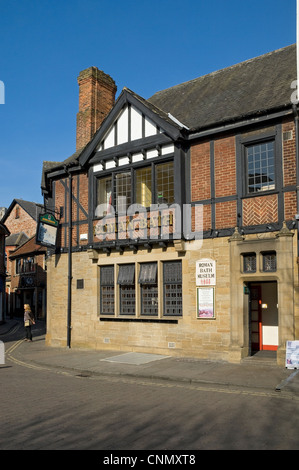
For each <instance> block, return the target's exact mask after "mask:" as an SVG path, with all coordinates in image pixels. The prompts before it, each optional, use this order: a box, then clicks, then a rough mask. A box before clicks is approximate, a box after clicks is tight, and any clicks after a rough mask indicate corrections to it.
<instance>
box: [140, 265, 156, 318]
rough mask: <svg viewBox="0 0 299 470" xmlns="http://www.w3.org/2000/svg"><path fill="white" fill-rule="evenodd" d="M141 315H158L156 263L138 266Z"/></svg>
mask: <svg viewBox="0 0 299 470" xmlns="http://www.w3.org/2000/svg"><path fill="white" fill-rule="evenodd" d="M139 284H140V291H141V315H158V282H157V263H144V264H142V265H141V266H140V273H139Z"/></svg>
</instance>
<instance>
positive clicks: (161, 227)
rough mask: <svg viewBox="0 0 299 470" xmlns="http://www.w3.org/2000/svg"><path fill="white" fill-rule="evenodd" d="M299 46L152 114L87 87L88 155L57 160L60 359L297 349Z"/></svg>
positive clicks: (86, 77)
mask: <svg viewBox="0 0 299 470" xmlns="http://www.w3.org/2000/svg"><path fill="white" fill-rule="evenodd" d="M295 79H296V46H295V45H292V46H289V47H286V48H283V49H280V50H277V51H274V52H271V53H268V54H265V55H263V56H260V57H257V58H254V59H252V60H248V61H246V62H243V63H240V64H237V65H235V66H232V67H228V68H226V69H223V70H219V71H217V72H214V73H211V74H209V75H206V76H203V77H199V78H197V79H194V80H191V81H190V82H186V83H183V84H180V85H177V86H175V87H172V88H169V89H166V90H163V91H160V92H158V93H156V94H155V95H154V96H152V97H151V98H150V99H148V100H146V99H144V98H142V97H140V96H138V95H137V94H136V93H134V92H133V91H131V90H129V89H127V88H125V89H123V91H122V92H121V94H120V96H119V97H118V99H117V100H116V102H114V97H115V93H116V86H115V83H114V81H113V80H112V79H111V77H110V76H109V75H107V74H105V73H104V72H102V71H99V70H98V69H97V68H96V67H91V68H89V69H87V70H85V71H83V72H81V73H80V75H79V77H78V83H79V112H78V115H77V150H76V152H75V154H74V155H72V156H71V157H69V158H67V159H66V160H65V161H63V162H61V163H55V162H53V163H52V162H45V163H44V169H43V177H42V190H43V194H44V198H45V205H46V208H47V209H48V210H49V211H52V213H55V214H59V221H60V224H59V237H58V242H57V246H56V250H55V253H53V255H52V256H51V257H50V258H49V260H48V263H47V265H48V272H47V276H48V307H47V311H48V315H47V318H48V323H47V337H46V341H47V344H48V345H54V346H57V345H59V346H62V345H68V346H71V345H73V346H76V347H90V348H99V349H103V348H107V349H113V350H116V349H119V350H123V351H124V350H127V351H143V352H155V353H162V354H168V355H170V354H171V355H179V356H182V355H183V356H196V357H199V358H208V359H218V360H228V361H233V362H239V361H240V360H242V358H244V357H247V356H250V355H252V354H253V353H254V352H255V351H258V350H273V351H276V354H277V361H278V363H279V364H282V363H284V358H285V350H286V341H287V340H294V339H295V338H298V336H299V310H298V263H297V260H298V227H297V220H296V214H298V212H299V210H298V198H297V188H298V186H299V185H298V181H297V177H298V176H297V174H299V172H298V166H297V154H298V148H296V138H298V117H297V106H296V105H294V104H293V103H292V99H291V95H292V89H291V85H292V83H293V81H294V80H295Z"/></svg>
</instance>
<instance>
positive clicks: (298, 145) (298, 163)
mask: <svg viewBox="0 0 299 470" xmlns="http://www.w3.org/2000/svg"><path fill="white" fill-rule="evenodd" d="M293 112H294V117H295V133H296V150H295V152H296V199H297V215H296V220H297V257H299V215H298V214H299V116H298V109H297V105H296V104H293Z"/></svg>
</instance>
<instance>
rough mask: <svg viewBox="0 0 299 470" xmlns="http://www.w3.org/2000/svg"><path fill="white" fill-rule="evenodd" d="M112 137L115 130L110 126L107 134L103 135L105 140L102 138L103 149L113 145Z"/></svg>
mask: <svg viewBox="0 0 299 470" xmlns="http://www.w3.org/2000/svg"><path fill="white" fill-rule="evenodd" d="M114 139H115V130H114V126H112V127H111V129H110V131H109V132H108V134H107V135H106V137H105V140H104V149H109V148H111V147H114V145H115V144H114V142H115V141H114Z"/></svg>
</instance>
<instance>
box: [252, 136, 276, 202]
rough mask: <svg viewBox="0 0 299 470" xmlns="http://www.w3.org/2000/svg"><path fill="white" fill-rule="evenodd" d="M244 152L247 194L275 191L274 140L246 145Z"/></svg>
mask: <svg viewBox="0 0 299 470" xmlns="http://www.w3.org/2000/svg"><path fill="white" fill-rule="evenodd" d="M245 150H246V166H247V181H246V184H247V193H257V192H260V191H270V190H272V189H275V162H274V140H271V141H268V142H262V143H259V144H254V145H248V146H246V148H245Z"/></svg>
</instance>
